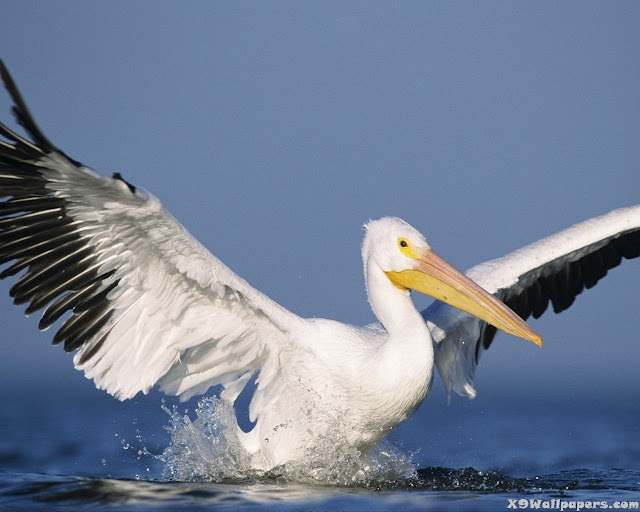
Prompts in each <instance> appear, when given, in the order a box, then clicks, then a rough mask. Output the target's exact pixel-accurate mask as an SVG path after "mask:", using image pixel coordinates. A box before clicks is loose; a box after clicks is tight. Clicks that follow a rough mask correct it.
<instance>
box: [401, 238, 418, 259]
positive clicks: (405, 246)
mask: <svg viewBox="0 0 640 512" xmlns="http://www.w3.org/2000/svg"><path fill="white" fill-rule="evenodd" d="M398 249H399V250H400V252H401V253H402V254H404V255H405V256H406V257H407V258H413V259H416V258H417V257H418V253H417V252H416V250H415V248H414V246H413V244H412V243H411V242H410V241H409V240H407V239H406V238H398Z"/></svg>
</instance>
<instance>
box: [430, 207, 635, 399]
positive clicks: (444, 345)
mask: <svg viewBox="0 0 640 512" xmlns="http://www.w3.org/2000/svg"><path fill="white" fill-rule="evenodd" d="M638 255H640V205H639V206H633V207H629V208H621V209H619V210H615V211H612V212H610V213H608V214H606V215H603V216H601V217H596V218H593V219H590V220H587V221H584V222H581V223H579V224H576V225H574V226H572V227H570V228H568V229H566V230H564V231H560V232H558V233H556V234H554V235H551V236H549V237H547V238H543V239H542V240H539V241H537V242H534V243H532V244H530V245H527V246H526V247H523V248H521V249H518V250H516V251H514V252H512V253H510V254H507V255H506V256H503V257H502V258H498V259H495V260H491V261H487V262H485V263H481V264H479V265H476V266H475V267H472V268H471V269H469V270H468V271H467V272H466V274H467V276H468V277H470V278H471V279H473V280H474V281H476V282H477V283H478V284H479V285H480V286H482V287H483V288H485V289H486V290H487V291H489V292H490V293H492V294H494V295H496V296H497V297H498V298H500V299H501V300H503V301H504V302H506V303H507V305H509V306H510V307H512V308H513V309H514V310H515V311H516V312H517V313H518V314H520V315H521V316H523V318H525V319H526V318H527V317H528V316H529V314H530V313H532V312H533V313H534V316H535V317H536V318H537V317H538V316H540V315H541V314H542V312H544V310H545V308H546V306H547V303H548V301H549V300H551V301H553V304H554V309H555V310H556V311H557V312H560V311H563V310H564V309H566V308H567V307H569V305H570V304H571V303H572V302H573V299H574V297H575V295H577V294H578V293H580V291H581V290H582V288H583V285H584V286H586V287H587V288H589V287H591V286H593V284H595V282H596V281H597V280H598V279H599V278H601V277H603V276H604V275H605V274H606V272H607V270H608V269H610V268H612V267H614V266H616V265H617V264H618V263H619V262H620V258H621V257H625V258H633V257H637V256H638ZM589 258H594V259H593V261H587V260H588V259H589ZM585 264H588V265H587V267H586V270H585ZM576 273H577V275H576ZM587 274H588V275H587ZM557 279H561V280H562V282H561V283H559V284H558V285H557V286H556V285H555V284H554V280H557ZM569 281H571V282H572V283H573V285H574V286H575V285H576V283H577V287H576V288H575V289H571V286H569V284H568V283H569ZM540 286H541V287H542V288H537V287H540ZM534 287H535V288H536V289H535V290H534ZM532 292H535V293H532ZM563 294H564V297H561V295H563ZM534 303H535V304H534ZM422 315H423V317H424V318H425V320H426V321H427V325H428V326H429V328H430V330H431V333H432V336H433V339H434V341H435V342H436V343H435V349H436V351H435V359H436V365H437V367H438V372H439V373H440V376H441V377H442V380H443V382H444V384H445V387H446V389H447V392H449V391H450V390H451V389H453V390H454V391H455V392H456V393H458V394H460V395H462V396H467V397H469V398H473V397H474V396H475V394H476V392H475V390H474V388H473V376H474V374H475V370H476V367H477V363H478V356H479V352H480V350H482V349H483V348H485V347H484V346H483V345H485V344H486V345H487V346H488V344H489V343H490V342H491V339H492V338H493V334H494V332H493V331H491V332H488V330H487V324H486V323H484V322H482V321H481V320H478V319H477V318H475V317H472V316H470V315H467V314H466V313H463V312H461V311H460V310H458V309H456V308H452V307H451V306H448V305H446V304H443V303H442V302H439V301H436V302H434V303H433V304H432V305H431V306H429V307H428V308H427V309H425V310H424V311H423V312H422ZM489 329H493V328H491V327H489ZM485 337H486V340H484V343H483V338H485Z"/></svg>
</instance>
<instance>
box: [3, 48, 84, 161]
mask: <svg viewBox="0 0 640 512" xmlns="http://www.w3.org/2000/svg"><path fill="white" fill-rule="evenodd" d="M0 78H2V81H3V83H4V87H5V89H6V90H7V92H8V93H9V96H11V99H12V100H13V108H12V109H11V111H12V112H13V115H14V117H15V118H16V121H17V123H18V124H19V125H20V126H22V127H23V128H24V129H25V130H26V132H27V133H28V134H29V136H30V137H31V139H32V140H33V142H35V144H36V145H37V147H38V150H40V151H42V152H43V153H52V152H57V153H60V154H61V155H62V156H64V157H65V158H66V159H67V160H69V161H70V162H71V163H72V164H73V165H75V166H76V167H82V164H81V163H80V162H78V161H77V160H74V159H73V158H71V157H69V156H68V155H66V154H65V153H64V152H63V151H61V150H60V149H59V148H57V147H56V146H55V145H54V144H53V143H52V142H51V141H50V140H49V139H48V138H47V137H46V136H45V135H44V133H43V132H42V130H41V129H40V127H39V126H38V124H37V123H36V122H35V120H34V118H33V116H32V115H31V111H30V110H29V108H28V107H27V104H26V102H25V101H24V98H23V97H22V94H20V90H19V89H18V86H17V85H16V83H15V81H14V80H13V77H12V76H11V74H10V73H9V70H8V69H7V66H6V65H5V63H4V61H3V60H2V59H0ZM0 126H2V123H0Z"/></svg>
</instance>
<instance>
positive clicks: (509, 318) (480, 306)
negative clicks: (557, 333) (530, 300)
mask: <svg viewBox="0 0 640 512" xmlns="http://www.w3.org/2000/svg"><path fill="white" fill-rule="evenodd" d="M416 256H417V257H416V258H415V259H416V266H415V267H414V269H413V270H403V271H401V272H393V271H390V272H387V273H386V274H387V276H388V277H389V279H390V280H391V282H392V283H394V284H395V285H396V286H399V287H401V288H405V289H406V288H411V289H412V290H416V291H418V292H420V293H424V294H425V295H430V296H431V297H434V298H436V299H438V300H441V301H442V302H446V303H447V304H450V305H451V306H454V307H456V308H458V309H461V310H462V311H465V312H466V313H469V314H470V315H473V316H475V317H477V318H479V319H481V320H484V321H485V322H487V323H489V324H491V325H493V326H494V327H496V328H498V329H500V330H502V331H504V332H506V333H509V334H513V335H514V336H518V337H520V338H524V339H525V340H529V341H532V342H533V343H535V344H536V345H538V346H541V345H542V338H541V337H540V336H539V335H538V334H536V333H535V332H534V331H533V329H531V327H529V326H528V325H527V323H526V322H525V321H524V320H522V318H520V317H519V316H518V315H517V314H516V313H514V312H513V311H512V310H511V309H509V308H508V307H507V306H505V304H504V303H502V302H501V301H500V300H498V299H496V298H495V297H494V296H493V295H491V294H490V293H489V292H487V291H486V290H485V289H484V288H482V287H480V286H478V285H477V284H476V283H474V282H473V281H472V280H471V279H469V278H468V277H467V276H465V275H464V274H463V273H462V272H459V271H458V270H456V269H455V268H454V267H452V266H451V265H449V264H448V263H447V262H446V261H444V260H443V259H442V258H440V257H439V256H438V255H437V254H436V253H434V252H433V251H432V250H431V249H420V250H416Z"/></svg>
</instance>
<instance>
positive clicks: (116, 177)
mask: <svg viewBox="0 0 640 512" xmlns="http://www.w3.org/2000/svg"><path fill="white" fill-rule="evenodd" d="M112 178H113V179H114V180H120V181H122V182H123V183H124V184H125V185H126V186H127V187H129V190H130V191H131V193H132V194H135V193H136V191H137V190H138V189H137V187H136V186H135V185H132V184H131V183H129V182H128V181H127V180H125V179H124V178H123V177H122V174H120V173H119V172H114V173H113V176H112Z"/></svg>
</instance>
